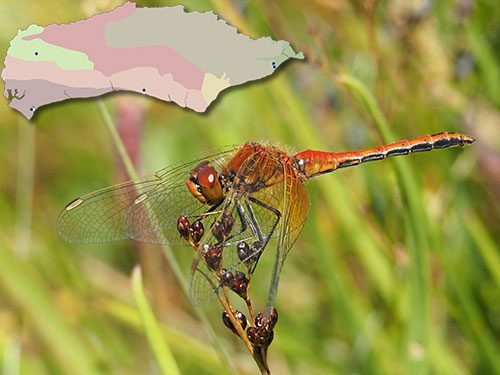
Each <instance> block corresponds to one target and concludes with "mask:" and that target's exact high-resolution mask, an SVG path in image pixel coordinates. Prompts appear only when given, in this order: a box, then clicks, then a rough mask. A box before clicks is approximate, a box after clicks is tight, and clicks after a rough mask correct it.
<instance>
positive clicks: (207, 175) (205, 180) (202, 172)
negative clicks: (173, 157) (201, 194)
mask: <svg viewBox="0 0 500 375" xmlns="http://www.w3.org/2000/svg"><path fill="white" fill-rule="evenodd" d="M218 177H219V176H218V174H217V171H216V170H215V168H214V167H212V166H211V165H209V166H205V167H202V168H201V169H199V170H198V183H199V184H200V185H201V186H204V187H207V188H212V187H213V186H214V185H215V183H216V182H219V181H218V180H219V178H218Z"/></svg>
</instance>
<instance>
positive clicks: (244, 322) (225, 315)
mask: <svg viewBox="0 0 500 375" xmlns="http://www.w3.org/2000/svg"><path fill="white" fill-rule="evenodd" d="M235 316H236V319H238V322H239V323H240V325H241V328H242V329H243V331H244V330H245V328H246V327H247V318H246V316H245V314H243V313H242V312H241V311H238V310H236V313H235ZM222 321H223V322H224V325H225V326H226V327H227V328H229V329H230V330H231V331H232V332H233V333H234V334H235V335H237V334H238V332H237V331H236V328H235V327H234V325H233V322H232V321H231V319H230V318H229V314H228V313H227V311H226V310H224V311H223V312H222Z"/></svg>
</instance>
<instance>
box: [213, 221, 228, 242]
mask: <svg viewBox="0 0 500 375" xmlns="http://www.w3.org/2000/svg"><path fill="white" fill-rule="evenodd" d="M212 234H213V235H214V237H215V239H216V240H217V241H218V242H219V243H222V242H224V240H225V238H226V236H225V235H224V227H223V225H222V223H221V222H220V221H216V222H215V223H214V225H212Z"/></svg>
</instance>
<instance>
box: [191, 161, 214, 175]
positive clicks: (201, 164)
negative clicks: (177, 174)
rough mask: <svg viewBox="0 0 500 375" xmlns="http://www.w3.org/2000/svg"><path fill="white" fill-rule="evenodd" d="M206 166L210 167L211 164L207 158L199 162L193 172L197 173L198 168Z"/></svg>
mask: <svg viewBox="0 0 500 375" xmlns="http://www.w3.org/2000/svg"><path fill="white" fill-rule="evenodd" d="M206 166H210V167H212V164H210V162H209V161H208V160H203V161H202V162H201V163H199V164H198V165H197V166H196V167H194V169H193V172H194V173H199V172H200V170H202V169H203V168H205V167H206ZM212 168H213V167H212Z"/></svg>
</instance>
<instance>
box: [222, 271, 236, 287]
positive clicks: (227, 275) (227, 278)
mask: <svg viewBox="0 0 500 375" xmlns="http://www.w3.org/2000/svg"><path fill="white" fill-rule="evenodd" d="M233 279H234V276H233V273H232V272H230V271H228V270H226V269H225V268H223V269H222V274H221V283H222V284H223V285H228V286H229V285H230V284H231V281H232V280H233Z"/></svg>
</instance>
